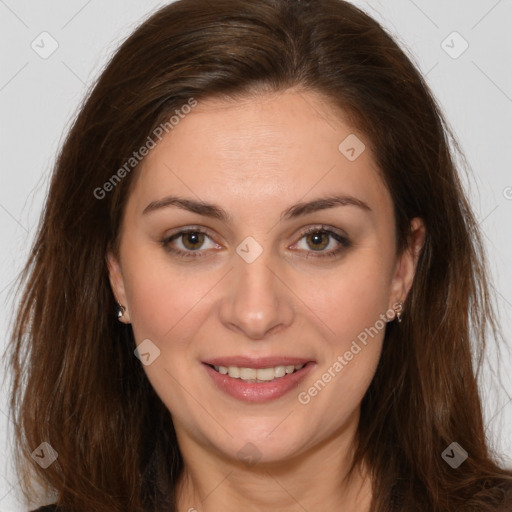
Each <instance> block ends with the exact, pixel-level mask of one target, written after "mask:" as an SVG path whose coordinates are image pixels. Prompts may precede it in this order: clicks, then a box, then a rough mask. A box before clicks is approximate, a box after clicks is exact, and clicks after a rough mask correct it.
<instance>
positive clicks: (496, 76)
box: [0, 0, 512, 512]
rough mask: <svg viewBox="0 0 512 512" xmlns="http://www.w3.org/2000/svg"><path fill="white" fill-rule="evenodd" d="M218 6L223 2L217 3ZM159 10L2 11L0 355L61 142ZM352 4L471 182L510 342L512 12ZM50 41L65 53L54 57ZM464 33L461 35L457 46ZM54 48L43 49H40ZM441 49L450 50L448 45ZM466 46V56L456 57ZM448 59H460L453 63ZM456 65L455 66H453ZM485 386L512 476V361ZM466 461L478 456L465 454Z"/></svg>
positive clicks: (5, 446)
mask: <svg viewBox="0 0 512 512" xmlns="http://www.w3.org/2000/svg"><path fill="white" fill-rule="evenodd" d="M212 1H214V0H212ZM165 3H167V2H156V1H151V0H138V1H135V0H125V1H121V0H102V1H100V0H89V1H87V0H68V1H66V2H63V1H60V2H57V1H56V0H49V1H45V2H39V1H35V0H31V1H28V0H0V44H1V63H0V113H1V124H0V129H1V136H0V162H1V166H0V180H1V181H0V229H1V244H0V303H1V305H2V307H1V311H0V331H1V332H2V333H3V336H2V341H1V344H0V350H2V351H3V349H4V348H5V346H7V343H8V330H9V325H10V321H11V319H12V308H13V294H12V284H13V280H14V279H15V277H16V276H17V274H18V272H19V271H20V269H21V266H22V263H23V262H24V260H25V259H26V257H27V249H28V247H29V246H30V242H31V240H32V238H33V236H34V233H35V229H36V226H37V220H38V218H39V214H40V211H41V208H42V204H43V199H44V196H45V193H46V190H47V183H48V176H49V173H50V170H51V166H52V164H53V162H54V159H55V155H56V152H57V149H58V147H59V145H60V143H61V142H62V138H63V134H64V133H65V130H66V129H67V127H68V126H69V122H70V119H71V117H72V115H73V113H74V112H75V110H76V108H77V106H78V104H79V102H80V100H81V99H82V97H83V95H84V93H85V91H86V89H87V87H88V85H89V84H91V82H92V80H93V79H94V77H96V76H97V75H98V73H99V72H100V71H101V69H102V67H103V66H104V64H105V63H106V60H107V58H108V57H109V56H110V55H111V53H112V52H113V51H114V50H115V48H116V47H117V46H118V44H119V43H120V42H121V41H122V40H123V39H124V38H125V37H126V36H128V34H129V33H130V32H131V31H132V30H133V29H134V28H135V27H136V26H137V25H138V24H139V23H140V22H141V21H142V19H144V18H145V17H146V16H147V15H148V14H149V13H151V12H153V11H154V10H156V9H157V8H158V7H159V6H161V5H164V4H165ZM354 3H355V4H356V5H358V6H360V7H362V8H363V9H364V10H366V11H367V12H368V13H369V14H371V15H373V16H374V17H375V18H376V19H378V20H379V21H380V22H381V23H383V24H384V26H386V27H387V28H388V29H389V30H390V31H391V32H392V33H393V34H394V35H395V37H397V38H398V39H399V41H400V42H401V44H402V45H405V46H406V47H407V48H409V52H410V55H411V56H412V58H413V59H414V61H415V62H416V63H417V65H418V66H419V68H420V69H421V71H422V72H423V74H424V75H426V77H427V80H428V83H429V85H430V86H431V88H432V89H433V91H434V94H435V95H436V97H437V98H438V99H439V101H440V103H441V105H442V107H443V108H444V111H445V114H446V116H447V118H448V120H449V122H450V124H451V125H452V127H453V128H454V130H455V133H456V134H457V136H458V138H459V140H460V142H461V144H462V148H463V150H464V151H465V154H466V155H467V158H468V161H469V163H470V165H471V167H472V169H473V172H474V180H473V181H470V182H469V183H468V187H471V188H470V193H471V197H472V201H473V206H474V209H475V211H476V213H477V216H478V218H479V220H480V225H481V227H482V229H483V231H484V233H485V235H486V236H485V242H486V244H487V250H488V254H489V260H490V264H491V269H492V272H493V275H494V278H495V290H496V297H497V302H498V305H499V308H500V309H499V311H500V319H501V323H502V326H503V330H504V333H505V336H506V339H507V340H508V343H509V344H511V341H510V340H511V334H512V242H511V236H510V233H511V229H510V225H511V221H512V172H511V167H512V166H511V164H512V141H511V137H510V136H511V135H512V134H511V130H510V126H511V123H512V67H511V63H512V31H511V29H510V22H511V21H512V0H498V1H497V0H471V1H467V0H453V1H450V2H447V1H446V0H428V1H427V0H389V1H386V0H380V1H369V2H363V1H354ZM44 31H47V32H48V33H49V34H50V35H51V37H52V38H53V39H55V40H56V41H57V43H58V48H57V50H56V51H55V52H54V53H53V54H52V55H51V56H49V57H48V58H47V59H43V58H41V57H40V56H39V55H38V53H36V51H34V50H33V49H32V47H31V44H32V42H33V41H35V42H34V45H38V47H39V51H40V52H42V51H43V45H44V49H45V50H48V49H49V48H51V46H50V44H51V41H50V39H49V38H48V36H40V34H41V33H42V32H44ZM454 31H456V32H458V33H459V34H460V36H461V37H459V36H458V35H453V34H452V33H453V32H454ZM44 37H46V39H44V40H43V41H42V40H41V39H42V38H44ZM443 41H444V43H443ZM465 41H467V44H468V45H469V46H468V48H467V50H466V51H465V52H464V53H462V54H461V55H460V56H459V55H458V54H459V53H460V52H461V51H462V50H463V49H464V47H465V45H466V43H465ZM450 54H451V55H450ZM453 57H457V58H453ZM491 355H494V357H492V358H491V361H490V365H489V366H488V367H486V373H485V375H484V379H483V380H482V386H481V388H482V394H483V396H484V405H485V419H486V425H487V428H488V434H489V439H490V440H491V442H492V445H493V446H494V447H495V448H496V450H497V451H498V452H499V453H501V454H502V456H503V459H504V461H505V463H506V464H507V465H508V466H512V379H511V377H510V373H511V372H510V370H511V368H512V359H511V358H510V355H509V353H508V352H506V351H504V352H503V355H502V357H501V364H502V365H503V366H502V373H501V379H502V382H503V386H502V387H499V384H498V378H497V376H496V368H497V367H496V361H497V360H498V359H499V358H498V357H496V353H495V352H491ZM6 400H7V397H6V392H5V386H4V390H3V391H2V393H0V434H1V435H0V448H1V455H0V511H1V512H14V511H16V512H18V511H24V510H27V507H26V505H23V504H22V500H21V498H20V496H19V493H18V489H17V479H16V476H15V474H14V472H13V470H12V468H11V456H10V453H9V450H10V449H11V447H12V442H10V438H9V431H8V427H9V419H8V407H7V403H6ZM466 449H468V451H471V450H470V447H466Z"/></svg>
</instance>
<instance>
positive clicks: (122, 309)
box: [117, 302, 126, 320]
mask: <svg viewBox="0 0 512 512" xmlns="http://www.w3.org/2000/svg"><path fill="white" fill-rule="evenodd" d="M125 311H126V308H125V307H124V306H123V305H122V304H121V303H119V302H118V303H117V319H118V320H120V319H121V318H122V317H123V315H124V312H125Z"/></svg>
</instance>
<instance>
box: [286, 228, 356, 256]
mask: <svg viewBox="0 0 512 512" xmlns="http://www.w3.org/2000/svg"><path fill="white" fill-rule="evenodd" d="M303 239H304V241H305V244H302V247H300V245H301V244H300V242H301V241H302V240H303ZM296 245H297V246H299V248H300V249H301V251H302V250H304V251H306V253H307V256H306V257H307V258H309V257H313V258H323V257H334V256H337V255H338V254H339V253H341V252H342V251H343V250H344V249H346V248H348V247H350V246H351V243H350V241H349V240H348V238H346V237H345V236H343V235H341V234H339V233H336V232H334V231H332V230H331V229H328V228H327V227H326V226H317V227H313V228H310V229H308V230H307V231H305V232H304V233H302V236H301V238H300V240H299V242H298V243H297V244H296ZM304 245H305V247H304ZM326 248H330V249H329V250H325V249H326ZM315 253H318V254H315Z"/></svg>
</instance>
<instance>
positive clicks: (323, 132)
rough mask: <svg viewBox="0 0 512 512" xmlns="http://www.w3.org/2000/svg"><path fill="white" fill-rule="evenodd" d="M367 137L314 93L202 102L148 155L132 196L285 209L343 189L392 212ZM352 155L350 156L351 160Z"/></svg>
mask: <svg viewBox="0 0 512 512" xmlns="http://www.w3.org/2000/svg"><path fill="white" fill-rule="evenodd" d="M369 146H370V144H369V141H368V140H366V138H365V136H364V135H363V134H361V133H359V132H357V131H356V130H355V129H354V128H353V127H352V126H350V124H348V122H347V120H346V117H344V116H343V113H342V112H341V111H340V110H339V109H337V108H335V106H334V105H332V104H331V103H329V102H328V101H326V100H325V99H324V98H323V97H322V96H320V95H318V94H315V93H311V92H283V93H272V94H270V93H268V94H259V95H257V96H251V97H245V98H243V99H241V100H237V101H235V100H219V99H209V100H206V101H201V102H199V103H198V105H197V106H196V107H195V108H194V109H192V110H191V112H190V113H189V114H187V115H184V116H183V117H182V118H181V119H180V121H179V123H178V124H177V125H175V126H174V128H173V129H172V131H170V133H168V134H167V135H165V136H164V137H163V138H162V140H161V141H160V142H159V143H158V144H157V146H156V148H154V149H153V150H151V152H150V153H149V154H148V156H147V157H146V158H145V160H144V161H143V164H142V168H141V170H140V176H139V177H138V179H137V183H136V186H135V187H134V191H133V195H134V196H135V197H134V198H133V199H134V200H135V203H136V207H137V209H138V210H140V211H142V210H143V209H144V207H145V206H146V205H147V202H149V201H151V200H155V199H158V198H159V197H162V196H164V195H165V194H166V193H167V194H175V193H177V192H179V193H181V195H187V196H189V197H190V196H196V197H197V198H200V199H202V200H208V201H212V202H218V201H220V200H222V202H223V203H224V205H225V208H226V209H229V208H230V207H231V208H233V209H237V208H238V209H240V208H245V209H246V210H247V209H248V210H250V211H251V212H253V211H254V210H253V209H252V208H253V207H254V205H255V204H260V205H261V206H262V207H263V206H265V207H274V208H280V207H283V208H285V207H286V205H287V203H293V202H296V201H297V200H298V199H307V198H308V196H317V195H322V194H324V195H325V193H337V192H339V193H345V194H350V195H354V196H356V197H359V198H360V199H361V200H363V201H365V202H368V203H370V202H371V203H373V204H374V206H376V207H377V208H381V209H387V211H388V213H389V211H390V206H391V204H390V203H391V199H390V196H389V193H388V191H387V189H386V187H384V186H383V182H382V179H381V177H380V175H379V172H378V168H377V166H376V165H375V162H374V158H373V155H372V153H371V150H370V147H369ZM354 157H355V158H354Z"/></svg>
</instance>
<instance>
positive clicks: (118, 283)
mask: <svg viewBox="0 0 512 512" xmlns="http://www.w3.org/2000/svg"><path fill="white" fill-rule="evenodd" d="M106 260H107V268H108V277H109V280H110V287H111V288H112V293H113V294H114V297H115V298H116V300H117V302H118V303H120V304H121V305H122V306H123V307H124V308H125V311H124V314H123V316H122V317H121V318H120V319H119V321H120V322H123V323H125V324H129V323H130V311H129V308H128V301H127V300H126V291H125V287H124V277H123V271H122V269H121V264H120V262H119V260H118V258H117V257H116V256H115V255H114V253H113V252H112V251H110V250H109V251H108V252H107V256H106Z"/></svg>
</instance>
